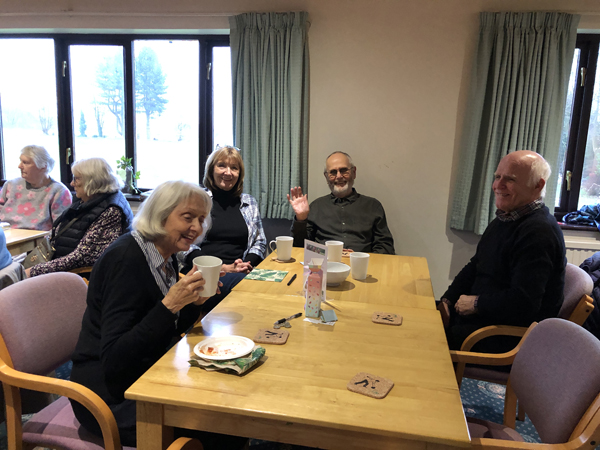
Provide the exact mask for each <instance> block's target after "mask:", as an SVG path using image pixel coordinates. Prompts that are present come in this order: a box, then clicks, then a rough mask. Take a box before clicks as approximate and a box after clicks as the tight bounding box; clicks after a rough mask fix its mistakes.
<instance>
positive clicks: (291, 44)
mask: <svg viewBox="0 0 600 450" xmlns="http://www.w3.org/2000/svg"><path fill="white" fill-rule="evenodd" d="M229 22H230V26H231V34H230V46H231V72H232V91H233V92H232V94H233V115H234V135H235V142H236V146H237V147H239V148H240V149H241V151H242V157H243V158H244V165H245V168H246V176H245V180H244V188H245V189H244V190H245V191H246V192H247V193H249V194H251V195H252V196H254V197H255V198H256V200H257V201H258V204H259V207H260V212H261V215H262V217H263V218H291V217H292V214H293V212H292V209H291V207H290V206H289V203H288V201H287V198H286V194H287V193H289V191H290V187H292V186H302V187H306V185H307V181H308V170H307V165H308V83H309V66H308V27H309V23H308V13H306V12H290V13H265V14H261V13H247V14H241V15H238V16H234V17H231V18H230V19H229Z"/></svg>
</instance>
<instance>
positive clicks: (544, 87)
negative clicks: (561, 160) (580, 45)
mask: <svg viewBox="0 0 600 450" xmlns="http://www.w3.org/2000/svg"><path fill="white" fill-rule="evenodd" d="M578 23H579V16H576V15H572V14H563V13H546V12H533V13H506V12H500V13H481V14H480V29H479V44H478V48H477V51H476V53H475V61H474V65H473V73H472V76H471V86H470V92H469V103H468V107H467V111H466V115H465V126H464V130H463V136H462V144H461V156H460V162H459V167H458V173H457V179H456V184H455V186H454V187H455V189H454V199H453V205H452V214H451V217H450V227H451V228H454V229H458V230H469V231H474V232H475V233H477V234H483V231H484V230H485V229H486V227H487V226H488V224H489V223H490V222H491V221H492V220H493V218H494V217H495V211H496V208H495V206H494V195H493V192H492V183H493V179H494V171H495V170H496V167H497V165H498V162H499V161H500V159H501V158H502V157H503V156H505V155H506V154H507V153H509V152H511V151H514V150H533V151H536V152H538V153H540V154H541V155H542V156H544V158H545V159H546V160H547V161H548V163H550V165H551V166H552V169H553V176H552V177H551V178H550V180H548V183H547V184H546V186H547V187H546V199H547V203H548V207H549V208H550V210H551V211H552V210H553V205H554V198H555V195H556V188H557V187H556V181H557V177H556V172H557V168H556V165H557V162H558V150H559V145H560V133H561V129H562V120H563V114H564V109H565V101H566V94H567V87H568V83H569V75H570V71H571V64H572V62H573V54H574V50H575V41H576V38H577V24H578Z"/></svg>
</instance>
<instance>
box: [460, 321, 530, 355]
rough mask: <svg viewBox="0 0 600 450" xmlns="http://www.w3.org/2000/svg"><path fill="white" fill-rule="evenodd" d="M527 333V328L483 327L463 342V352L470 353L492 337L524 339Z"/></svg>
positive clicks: (509, 326) (461, 347) (508, 326)
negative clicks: (474, 347) (482, 341)
mask: <svg viewBox="0 0 600 450" xmlns="http://www.w3.org/2000/svg"><path fill="white" fill-rule="evenodd" d="M526 332H527V328H525V327H514V326H511V325H490V326H489V327H483V328H480V329H479V330H475V331H473V332H472V333H471V334H470V335H469V336H467V338H466V339H465V340H464V341H463V343H462V345H461V346H460V349H461V351H465V352H468V351H469V350H471V349H472V348H473V346H474V345H475V344H477V343H478V342H479V341H481V340H482V339H485V338H486V337H490V336H516V337H522V336H524V335H525V333H526Z"/></svg>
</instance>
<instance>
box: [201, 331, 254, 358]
mask: <svg viewBox="0 0 600 450" xmlns="http://www.w3.org/2000/svg"><path fill="white" fill-rule="evenodd" d="M209 348H210V350H209ZM253 348H254V341H253V340H251V339H248V338H247V337H243V336H219V337H210V338H207V339H204V340H203V341H202V342H199V343H198V344H196V346H195V347H194V353H195V354H196V355H198V356H199V357H200V358H202V359H212V360H215V361H221V360H226V359H235V358H239V357H240V356H244V355H247V354H248V353H250V352H251V351H252V349H253Z"/></svg>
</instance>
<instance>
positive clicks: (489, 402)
mask: <svg viewBox="0 0 600 450" xmlns="http://www.w3.org/2000/svg"><path fill="white" fill-rule="evenodd" d="M70 372H71V366H70V364H65V365H64V366H62V367H60V368H58V369H57V370H56V375H57V377H59V378H68V376H69V374H70ZM504 392H505V386H501V385H498V384H493V383H487V382H485V381H477V380H471V379H469V378H465V379H464V380H463V383H462V386H461V389H460V396H461V399H462V402H463V408H464V410H465V415H466V416H467V417H477V418H480V419H486V420H491V421H493V422H497V423H502V415H503V410H504ZM23 419H25V420H26V419H28V417H25V416H24V417H23ZM516 429H517V431H518V432H519V433H521V435H522V436H523V438H524V439H525V440H526V441H527V442H540V439H539V436H538V434H537V432H536V431H535V428H534V427H533V425H532V424H531V422H530V421H529V418H526V419H525V422H520V421H517V426H516ZM250 447H251V449H252V450H310V448H309V447H302V446H298V445H289V444H279V443H276V442H268V441H260V440H256V439H251V440H250ZM6 449H7V444H6V427H5V424H4V423H2V424H0V450H6Z"/></svg>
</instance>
